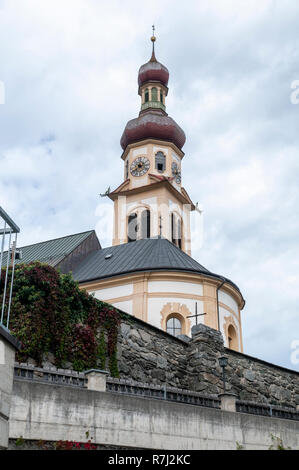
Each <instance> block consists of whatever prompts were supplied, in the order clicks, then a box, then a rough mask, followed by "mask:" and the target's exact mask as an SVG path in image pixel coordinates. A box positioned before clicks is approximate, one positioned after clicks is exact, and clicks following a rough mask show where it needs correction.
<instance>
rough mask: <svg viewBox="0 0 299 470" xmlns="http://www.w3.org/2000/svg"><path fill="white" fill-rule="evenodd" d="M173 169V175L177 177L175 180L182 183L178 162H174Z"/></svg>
mask: <svg viewBox="0 0 299 470" xmlns="http://www.w3.org/2000/svg"><path fill="white" fill-rule="evenodd" d="M171 171H172V176H173V177H174V179H175V182H176V183H177V184H180V182H181V172H180V170H179V167H178V164H177V163H176V162H172V165H171Z"/></svg>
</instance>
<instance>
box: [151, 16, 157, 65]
mask: <svg viewBox="0 0 299 470" xmlns="http://www.w3.org/2000/svg"><path fill="white" fill-rule="evenodd" d="M155 29H156V28H155V25H154V24H153V25H152V30H153V35H152V37H151V41H152V43H153V52H152V57H151V62H156V57H155V41H156V36H155Z"/></svg>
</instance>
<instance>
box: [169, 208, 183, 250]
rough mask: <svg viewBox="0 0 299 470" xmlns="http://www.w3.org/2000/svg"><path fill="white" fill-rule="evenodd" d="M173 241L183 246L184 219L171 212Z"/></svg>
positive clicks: (180, 246)
mask: <svg viewBox="0 0 299 470" xmlns="http://www.w3.org/2000/svg"><path fill="white" fill-rule="evenodd" d="M171 241H172V243H173V244H174V245H176V246H178V247H179V248H182V221H181V219H180V218H179V217H176V216H175V214H174V213H172V214H171Z"/></svg>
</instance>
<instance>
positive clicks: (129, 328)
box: [118, 318, 299, 408]
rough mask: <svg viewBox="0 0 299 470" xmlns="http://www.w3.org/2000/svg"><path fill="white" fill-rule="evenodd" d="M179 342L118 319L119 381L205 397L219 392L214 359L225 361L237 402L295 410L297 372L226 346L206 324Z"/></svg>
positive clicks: (139, 323) (218, 372) (219, 378)
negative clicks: (196, 393)
mask: <svg viewBox="0 0 299 470" xmlns="http://www.w3.org/2000/svg"><path fill="white" fill-rule="evenodd" d="M192 335H193V337H192V339H189V338H184V340H180V339H177V338H174V337H172V336H171V335H168V334H167V333H165V332H163V331H161V330H159V329H157V328H154V327H152V326H151V325H148V324H147V323H144V322H142V321H140V320H137V319H135V318H132V319H131V318H129V319H124V320H122V324H121V328H120V332H119V339H118V360H119V371H120V376H121V377H123V378H132V379H134V380H138V381H141V382H148V383H153V384H161V385H164V384H166V385H168V386H175V387H179V388H184V389H188V390H194V391H199V392H203V393H205V394H209V395H211V394H212V395H217V394H218V393H221V391H222V388H223V382H222V369H221V368H220V367H219V364H218V358H219V357H220V356H223V355H225V356H227V357H228V366H227V369H226V375H227V388H228V390H231V391H232V392H234V393H236V394H237V396H238V397H239V398H240V399H241V400H249V401H254V402H263V403H270V404H274V405H279V406H283V407H292V408H296V405H298V404H299V372H297V371H292V370H288V369H285V368H283V367H279V366H275V365H274V364H270V363H267V362H265V361H261V360H259V359H257V358H254V357H250V356H247V355H245V354H242V353H238V352H235V351H232V350H230V349H228V348H225V347H224V342H223V337H222V335H221V333H220V332H218V331H216V330H213V329H212V328H209V327H207V326H205V325H202V324H200V325H197V326H195V327H193V328H192Z"/></svg>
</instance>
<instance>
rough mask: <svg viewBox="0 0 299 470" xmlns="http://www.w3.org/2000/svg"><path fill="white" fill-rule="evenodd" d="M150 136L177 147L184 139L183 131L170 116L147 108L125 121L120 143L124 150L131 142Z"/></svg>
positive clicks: (181, 144)
mask: <svg viewBox="0 0 299 470" xmlns="http://www.w3.org/2000/svg"><path fill="white" fill-rule="evenodd" d="M150 138H152V139H158V140H166V141H168V142H169V141H170V142H172V143H174V144H175V145H176V146H177V147H178V148H179V149H181V148H182V147H183V145H184V143H185V141H186V136H185V133H184V131H183V130H182V129H181V128H180V126H179V125H178V124H177V123H176V122H175V121H174V120H173V119H172V118H171V117H170V116H167V115H166V114H165V113H163V112H161V111H158V110H152V111H150V110H149V111H147V112H145V113H142V114H140V116H139V117H138V118H136V119H131V121H129V122H128V123H127V125H126V127H125V130H124V132H123V134H122V137H121V140H120V145H121V146H122V148H123V150H125V148H126V147H127V145H129V144H132V143H133V142H138V141H140V140H144V139H150Z"/></svg>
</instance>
